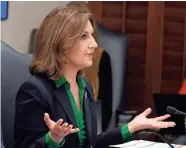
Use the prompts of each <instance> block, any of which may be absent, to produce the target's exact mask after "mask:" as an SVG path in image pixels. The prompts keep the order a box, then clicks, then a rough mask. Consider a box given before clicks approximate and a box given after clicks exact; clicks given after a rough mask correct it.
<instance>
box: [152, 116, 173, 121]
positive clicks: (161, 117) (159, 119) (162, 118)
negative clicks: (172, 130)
mask: <svg viewBox="0 0 186 148" xmlns="http://www.w3.org/2000/svg"><path fill="white" fill-rule="evenodd" d="M169 117H170V115H169V114H167V115H164V116H160V117H156V118H155V119H156V121H163V120H165V119H167V118H169Z"/></svg>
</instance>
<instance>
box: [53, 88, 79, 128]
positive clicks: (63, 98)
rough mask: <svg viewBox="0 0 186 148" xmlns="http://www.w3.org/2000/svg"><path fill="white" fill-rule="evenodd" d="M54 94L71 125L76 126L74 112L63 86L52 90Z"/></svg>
mask: <svg viewBox="0 0 186 148" xmlns="http://www.w3.org/2000/svg"><path fill="white" fill-rule="evenodd" d="M54 95H55V97H56V98H57V100H58V102H59V103H60V105H61V106H62V107H63V108H64V111H65V112H66V114H67V116H68V118H69V120H70V122H71V123H72V125H73V127H77V123H76V119H75V116H74V112H73V109H72V105H71V103H70V100H69V98H68V94H67V92H66V90H65V87H63V86H61V87H59V88H58V89H56V90H55V91H54Z"/></svg>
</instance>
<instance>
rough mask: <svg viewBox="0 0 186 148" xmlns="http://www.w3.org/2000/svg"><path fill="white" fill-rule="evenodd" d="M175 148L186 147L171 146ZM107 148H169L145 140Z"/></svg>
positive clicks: (181, 146) (183, 147)
mask: <svg viewBox="0 0 186 148" xmlns="http://www.w3.org/2000/svg"><path fill="white" fill-rule="evenodd" d="M172 146H173V147H175V148H186V145H176V144H172ZM109 147H119V148H144V147H145V148H149V147H151V148H170V146H169V145H168V144H166V143H160V142H153V141H146V140H133V141H130V142H127V143H124V144H118V145H110V146H109Z"/></svg>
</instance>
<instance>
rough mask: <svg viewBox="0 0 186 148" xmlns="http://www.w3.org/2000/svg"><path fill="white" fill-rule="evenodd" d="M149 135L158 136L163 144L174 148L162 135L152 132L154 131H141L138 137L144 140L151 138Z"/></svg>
mask: <svg viewBox="0 0 186 148" xmlns="http://www.w3.org/2000/svg"><path fill="white" fill-rule="evenodd" d="M151 135H155V136H158V137H159V138H160V139H161V140H162V141H163V142H165V143H166V144H168V145H169V146H170V147H171V148H174V147H173V146H172V145H171V144H170V142H168V141H167V140H166V139H165V138H164V137H163V136H162V135H160V134H159V133H157V132H154V131H142V132H140V133H139V134H138V136H140V137H141V138H140V139H144V138H146V137H148V136H151Z"/></svg>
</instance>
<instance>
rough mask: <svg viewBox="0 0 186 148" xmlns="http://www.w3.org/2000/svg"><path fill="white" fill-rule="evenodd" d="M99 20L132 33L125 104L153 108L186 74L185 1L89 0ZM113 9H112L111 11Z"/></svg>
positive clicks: (130, 107)
mask: <svg viewBox="0 0 186 148" xmlns="http://www.w3.org/2000/svg"><path fill="white" fill-rule="evenodd" d="M90 7H91V9H92V12H93V13H94V15H95V17H96V19H97V21H98V22H99V23H101V24H102V25H103V26H105V27H106V28H108V29H110V30H112V31H117V32H121V33H126V34H127V35H128V37H129V49H128V55H127V70H126V71H127V72H126V81H125V84H123V85H126V87H125V88H126V89H125V90H124V91H125V98H126V99H125V100H124V102H125V107H126V108H127V109H132V110H133V109H135V110H138V111H142V110H143V109H145V108H147V107H152V108H154V100H153V96H152V95H153V93H178V91H179V89H180V87H181V84H182V82H183V79H184V78H185V77H186V42H185V41H186V2H151V1H149V2H130V1H127V2H126V1H124V2H106V1H104V2H90ZM110 10H112V11H110Z"/></svg>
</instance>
